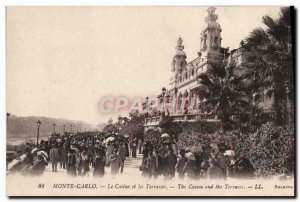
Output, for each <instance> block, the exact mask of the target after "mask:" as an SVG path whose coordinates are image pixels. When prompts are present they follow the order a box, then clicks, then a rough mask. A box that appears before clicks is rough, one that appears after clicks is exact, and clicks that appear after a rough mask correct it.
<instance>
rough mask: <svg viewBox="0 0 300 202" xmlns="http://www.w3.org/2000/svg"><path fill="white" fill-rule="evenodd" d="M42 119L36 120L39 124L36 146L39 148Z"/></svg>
mask: <svg viewBox="0 0 300 202" xmlns="http://www.w3.org/2000/svg"><path fill="white" fill-rule="evenodd" d="M41 123H42V122H41V121H40V120H38V121H37V122H36V124H37V134H36V147H37V148H38V147H39V135H40V127H41Z"/></svg>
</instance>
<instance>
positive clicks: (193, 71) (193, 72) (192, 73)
mask: <svg viewBox="0 0 300 202" xmlns="http://www.w3.org/2000/svg"><path fill="white" fill-rule="evenodd" d="M194 74H195V70H194V68H193V69H192V72H191V75H192V76H194Z"/></svg>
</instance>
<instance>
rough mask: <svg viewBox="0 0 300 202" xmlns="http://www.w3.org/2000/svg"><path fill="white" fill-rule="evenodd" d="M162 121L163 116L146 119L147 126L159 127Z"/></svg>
mask: <svg viewBox="0 0 300 202" xmlns="http://www.w3.org/2000/svg"><path fill="white" fill-rule="evenodd" d="M161 120H162V117H161V116H152V117H148V118H145V125H158V124H159V122H160V121H161Z"/></svg>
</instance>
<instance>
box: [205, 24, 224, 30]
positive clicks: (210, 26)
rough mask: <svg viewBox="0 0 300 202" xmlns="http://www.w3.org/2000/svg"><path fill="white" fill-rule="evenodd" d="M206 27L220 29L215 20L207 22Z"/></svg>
mask: <svg viewBox="0 0 300 202" xmlns="http://www.w3.org/2000/svg"><path fill="white" fill-rule="evenodd" d="M207 28H208V29H218V30H221V26H220V24H219V23H217V22H208V23H207Z"/></svg>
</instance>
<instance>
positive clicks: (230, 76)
mask: <svg viewBox="0 0 300 202" xmlns="http://www.w3.org/2000/svg"><path fill="white" fill-rule="evenodd" d="M235 66H236V65H235V63H229V64H225V63H224V64H221V65H212V66H211V67H210V68H208V71H207V72H206V73H204V74H200V75H199V76H198V79H199V80H198V82H199V83H200V84H203V85H206V86H207V87H208V93H207V94H206V96H205V97H206V98H207V105H208V107H209V108H210V109H212V110H211V113H215V114H217V115H218V118H219V119H220V120H221V123H222V127H223V129H224V130H228V129H231V128H232V127H233V126H234V125H235V122H234V121H233V118H232V117H233V116H236V117H237V118H240V117H241V115H242V114H245V109H246V108H249V107H250V104H249V103H250V102H249V93H248V91H246V90H245V89H244V88H245V87H244V84H243V82H244V81H243V78H242V77H241V76H239V75H238V74H236V73H235V71H234V69H235Z"/></svg>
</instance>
